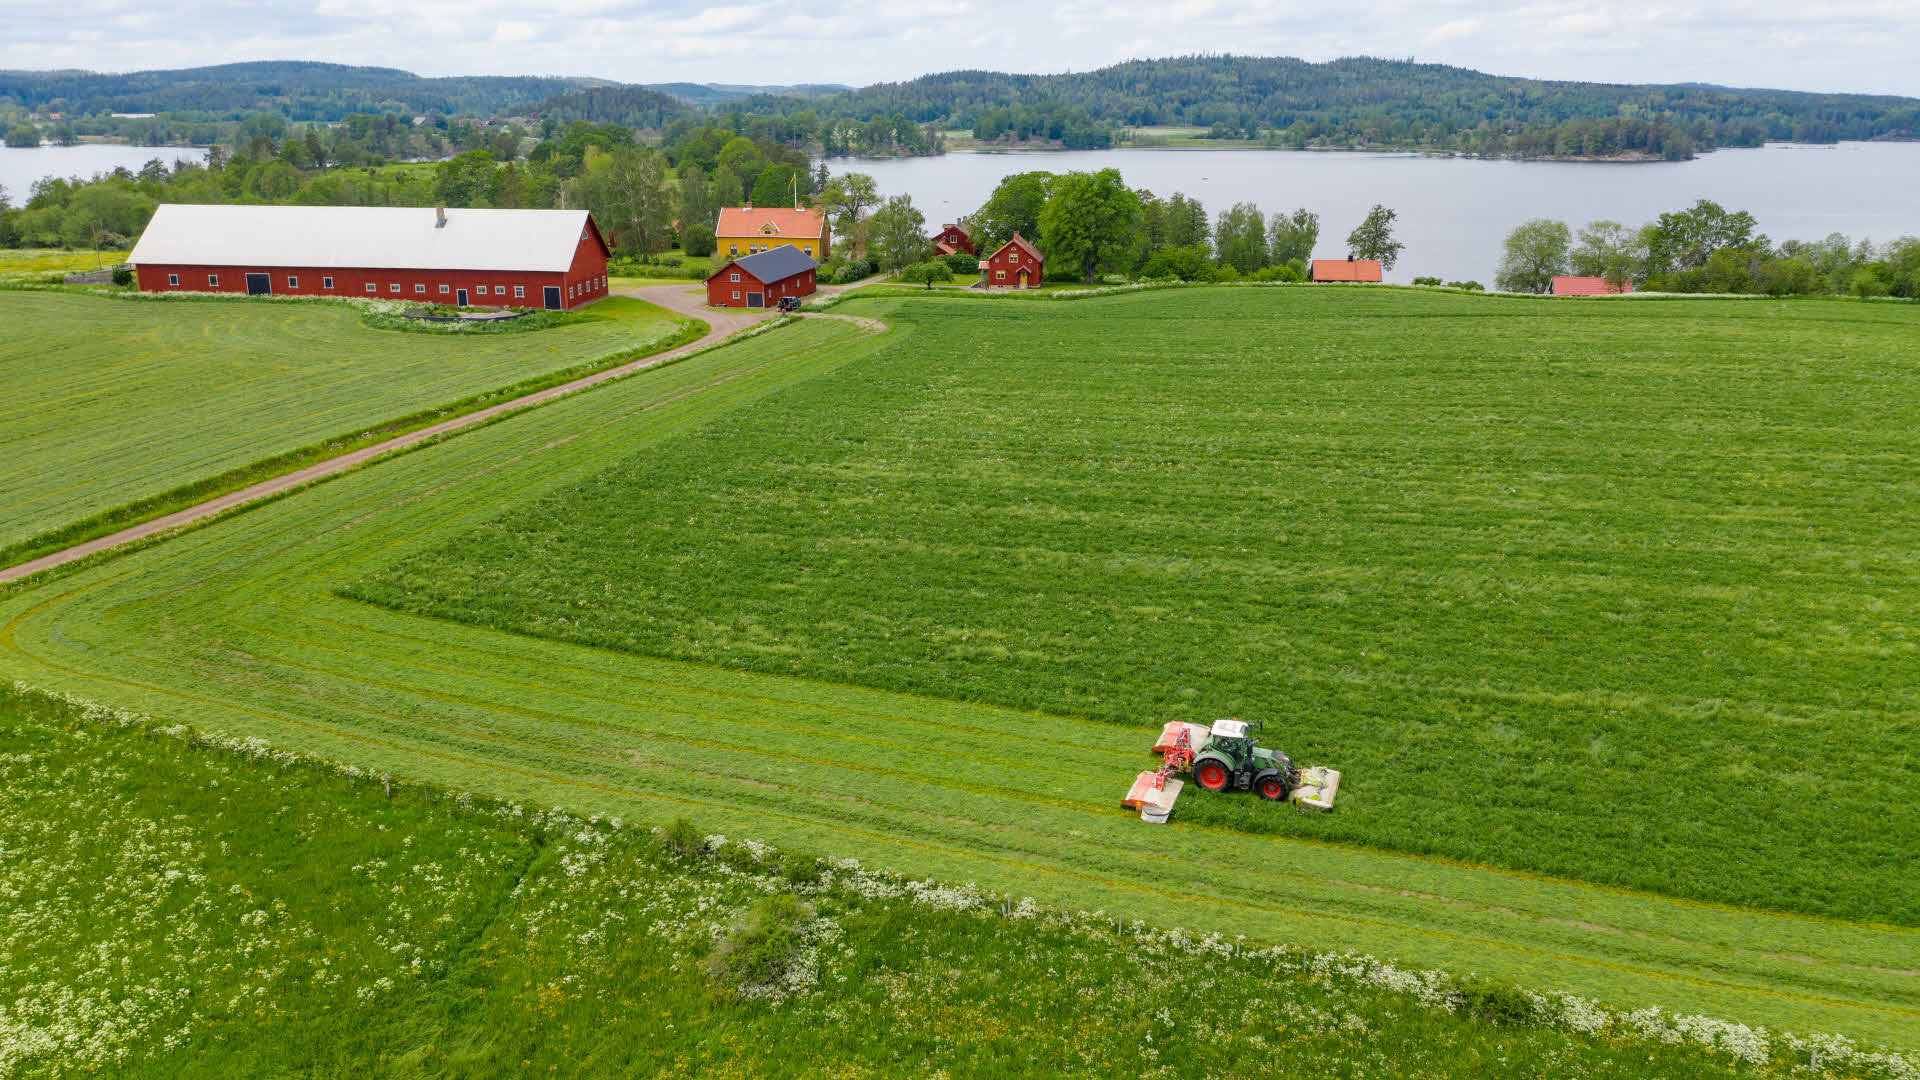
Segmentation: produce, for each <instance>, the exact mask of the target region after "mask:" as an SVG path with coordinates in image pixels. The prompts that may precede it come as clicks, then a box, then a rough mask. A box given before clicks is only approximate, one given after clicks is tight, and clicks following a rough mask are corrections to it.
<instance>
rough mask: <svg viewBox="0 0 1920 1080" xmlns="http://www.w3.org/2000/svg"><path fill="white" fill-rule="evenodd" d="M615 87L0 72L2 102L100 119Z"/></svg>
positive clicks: (302, 112) (374, 70)
mask: <svg viewBox="0 0 1920 1080" xmlns="http://www.w3.org/2000/svg"><path fill="white" fill-rule="evenodd" d="M609 85H613V84H611V83H608V82H607V81H606V80H603V79H574V78H551V77H534V76H515V75H471V76H468V75H462V76H454V77H451V78H427V77H424V76H420V75H415V74H413V73H412V72H410V71H401V70H399V69H397V68H378V67H354V66H351V65H347V64H320V63H308V62H305V61H277V60H276V61H262V62H258V63H244V64H221V65H218V66H216V67H202V68H178V69H174V70H168V71H135V72H129V73H126V74H121V75H112V74H101V73H99V72H92V71H0V104H5V103H8V102H11V103H12V104H15V105H18V106H21V107H24V108H27V109H30V110H36V111H38V110H50V111H62V112H67V113H75V114H81V115H86V114H90V113H103V112H153V113H164V112H195V113H210V114H229V115H233V114H240V113H255V112H266V113H278V114H280V115H282V116H284V117H286V118H287V119H289V120H339V119H341V118H343V117H345V116H347V115H349V114H351V113H381V112H406V113H411V114H414V115H422V114H426V113H435V112H438V113H445V114H448V115H456V114H464V115H481V116H486V115H491V114H494V113H500V112H515V111H520V110H524V109H530V108H532V107H533V106H534V105H535V104H537V103H538V102H540V101H543V100H545V99H547V98H549V97H552V96H553V95H555V94H561V93H565V92H567V91H571V90H582V89H587V88H591V87H595V86H609Z"/></svg>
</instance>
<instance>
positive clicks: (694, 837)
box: [660, 817, 707, 855]
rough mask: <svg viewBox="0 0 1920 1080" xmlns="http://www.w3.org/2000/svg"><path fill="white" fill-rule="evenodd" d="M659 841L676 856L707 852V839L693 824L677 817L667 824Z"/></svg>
mask: <svg viewBox="0 0 1920 1080" xmlns="http://www.w3.org/2000/svg"><path fill="white" fill-rule="evenodd" d="M660 839H661V840H662V841H664V842H665V843H666V845H667V849H668V850H670V851H672V852H673V853H674V854H676V855H699V854H701V853H703V852H705V851H706V850H707V838H706V835H705V834H703V833H702V832H701V831H700V830H699V828H698V827H696V826H695V825H694V823H693V822H691V821H688V820H687V819H686V818H683V817H677V818H674V819H673V820H672V821H671V822H668V823H667V827H666V829H665V830H664V831H663V832H662V833H661V835H660Z"/></svg>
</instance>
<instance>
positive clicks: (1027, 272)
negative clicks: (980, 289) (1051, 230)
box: [980, 233, 1046, 289]
mask: <svg viewBox="0 0 1920 1080" xmlns="http://www.w3.org/2000/svg"><path fill="white" fill-rule="evenodd" d="M1045 265H1046V257H1045V256H1043V255H1041V254H1040V251H1039V249H1037V248H1035V247H1034V246H1033V245H1032V244H1029V243H1027V241H1026V238H1025V237H1022V236H1021V235H1020V234H1019V233H1014V234H1013V239H1011V240H1009V241H1007V242H1006V243H1004V244H1001V245H1000V250H998V251H996V252H994V253H993V254H991V255H989V256H987V257H986V258H984V259H981V260H980V284H981V285H983V286H985V287H987V288H989V289H1031V288H1033V287H1034V286H1036V285H1038V284H1040V275H1041V272H1042V270H1043V269H1044V268H1045Z"/></svg>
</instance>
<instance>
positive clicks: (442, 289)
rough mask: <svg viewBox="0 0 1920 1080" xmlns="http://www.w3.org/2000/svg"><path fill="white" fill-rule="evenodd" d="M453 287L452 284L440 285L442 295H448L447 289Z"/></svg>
mask: <svg viewBox="0 0 1920 1080" xmlns="http://www.w3.org/2000/svg"><path fill="white" fill-rule="evenodd" d="M452 287H453V286H451V285H442V286H440V295H441V296H445V295H447V291H448V290H449V289H451V288H452Z"/></svg>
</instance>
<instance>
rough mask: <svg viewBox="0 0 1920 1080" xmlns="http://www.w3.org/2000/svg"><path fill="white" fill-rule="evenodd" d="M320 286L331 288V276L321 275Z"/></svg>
mask: <svg viewBox="0 0 1920 1080" xmlns="http://www.w3.org/2000/svg"><path fill="white" fill-rule="evenodd" d="M320 287H321V288H323V289H331V288H333V279H332V278H330V277H323V278H321V279H320Z"/></svg>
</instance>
